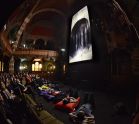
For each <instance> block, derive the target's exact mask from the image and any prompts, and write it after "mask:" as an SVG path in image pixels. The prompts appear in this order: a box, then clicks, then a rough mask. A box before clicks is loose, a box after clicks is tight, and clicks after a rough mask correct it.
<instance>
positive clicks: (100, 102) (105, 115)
mask: <svg viewBox="0 0 139 124" xmlns="http://www.w3.org/2000/svg"><path fill="white" fill-rule="evenodd" d="M62 87H63V90H66V89H67V88H72V87H71V86H62ZM73 89H75V88H73ZM91 92H92V91H87V90H81V89H79V96H81V98H82V97H83V94H84V93H91ZM93 93H94V97H95V102H96V107H95V119H96V124H131V122H132V114H133V109H134V107H133V102H134V101H133V99H132V96H130V95H129V96H128V95H127V96H126V97H125V95H117V94H110V93H106V92H101V91H94V92H93ZM35 98H36V100H37V102H38V103H41V104H43V106H44V108H45V109H46V110H47V111H48V112H49V113H50V114H52V115H53V116H54V117H56V118H57V119H59V120H61V121H62V122H64V124H71V122H70V121H69V118H68V113H66V112H63V111H60V110H57V109H55V108H54V105H53V103H52V102H48V101H46V100H45V99H44V98H43V97H41V96H38V95H37V94H36V96H35ZM117 102H122V103H124V105H125V106H126V109H127V113H126V114H120V115H119V114H116V112H115V109H114V105H115V104H116V103H117ZM81 104H82V103H81Z"/></svg>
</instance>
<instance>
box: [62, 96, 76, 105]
mask: <svg viewBox="0 0 139 124" xmlns="http://www.w3.org/2000/svg"><path fill="white" fill-rule="evenodd" d="M62 101H63V104H67V103H71V102H77V99H75V98H74V97H70V96H69V95H67V96H66V97H65V98H64V99H63V100H62Z"/></svg>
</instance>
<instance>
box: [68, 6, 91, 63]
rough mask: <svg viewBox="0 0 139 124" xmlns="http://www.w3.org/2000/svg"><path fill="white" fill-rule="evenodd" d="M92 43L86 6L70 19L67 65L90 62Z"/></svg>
mask: <svg viewBox="0 0 139 124" xmlns="http://www.w3.org/2000/svg"><path fill="white" fill-rule="evenodd" d="M91 59H92V43H91V32H90V21H89V15H88V9H87V6H85V7H84V8H82V9H81V10H80V11H78V12H77V13H76V14H75V15H74V16H73V18H72V24H71V40H70V48H69V63H74V62H79V61H85V60H91Z"/></svg>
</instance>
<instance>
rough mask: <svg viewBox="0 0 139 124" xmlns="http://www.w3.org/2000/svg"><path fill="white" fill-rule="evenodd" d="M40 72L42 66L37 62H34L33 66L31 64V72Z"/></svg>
mask: <svg viewBox="0 0 139 124" xmlns="http://www.w3.org/2000/svg"><path fill="white" fill-rule="evenodd" d="M41 70H42V64H41V63H39V62H35V64H32V71H41Z"/></svg>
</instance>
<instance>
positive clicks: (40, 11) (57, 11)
mask: <svg viewBox="0 0 139 124" xmlns="http://www.w3.org/2000/svg"><path fill="white" fill-rule="evenodd" d="M48 11H50V12H55V13H57V14H59V15H60V16H62V17H63V18H64V19H66V18H65V17H66V16H65V14H64V13H62V12H61V11H59V10H57V9H54V8H46V9H41V10H38V11H37V12H34V13H33V14H32V16H31V18H30V21H31V19H32V18H33V17H34V16H36V15H37V14H40V13H43V12H48Z"/></svg>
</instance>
